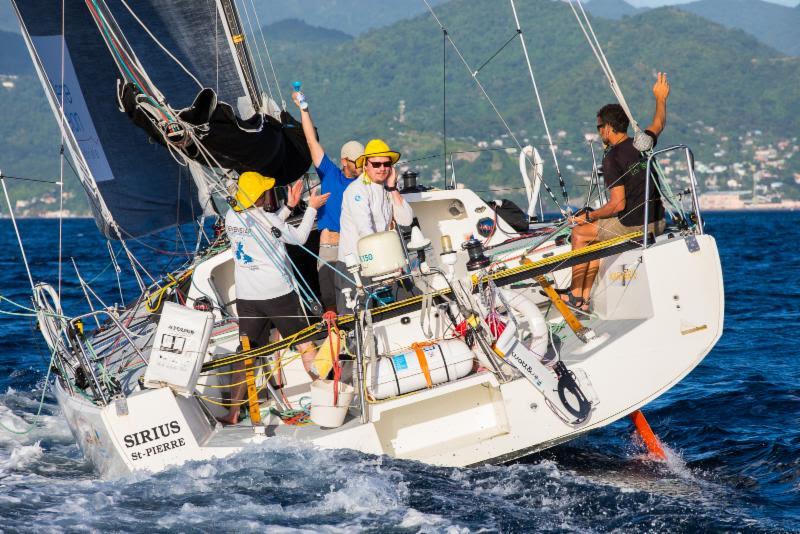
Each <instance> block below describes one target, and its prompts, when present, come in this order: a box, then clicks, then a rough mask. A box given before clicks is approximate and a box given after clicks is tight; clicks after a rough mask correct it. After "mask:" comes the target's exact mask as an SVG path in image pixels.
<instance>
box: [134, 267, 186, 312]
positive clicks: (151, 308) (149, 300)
mask: <svg viewBox="0 0 800 534" xmlns="http://www.w3.org/2000/svg"><path fill="white" fill-rule="evenodd" d="M192 272H193V269H188V270H186V271H185V272H184V273H183V274H181V275H180V277H178V278H175V277H174V276H172V274H167V278H169V280H170V282H169V283H168V284H166V285H165V286H164V287H162V288H160V289H158V290H157V291H155V292H153V293H150V294H149V295H147V297H146V298H145V309H146V310H147V311H148V312H150V313H155V311H156V310H158V308H159V307H160V306H161V302H162V301H163V300H164V295H166V294H167V291H168V290H169V289H170V288H172V287H174V286H176V285H178V284H179V283H181V282H183V281H184V280H186V277H187V276H191V274H192ZM153 299H156V300H155V304H153Z"/></svg>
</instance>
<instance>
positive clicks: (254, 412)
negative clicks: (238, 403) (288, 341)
mask: <svg viewBox="0 0 800 534" xmlns="http://www.w3.org/2000/svg"><path fill="white" fill-rule="evenodd" d="M239 339H240V341H241V343H242V350H243V351H245V352H247V351H249V350H250V338H248V337H247V336H241V337H240V338H239ZM244 368H245V380H247V403H248V405H249V406H248V407H249V408H250V422H251V423H252V424H253V425H260V424H261V411H260V410H259V409H258V390H257V389H256V377H255V374H254V373H253V359H252V358H247V359H246V360H245V361H244Z"/></svg>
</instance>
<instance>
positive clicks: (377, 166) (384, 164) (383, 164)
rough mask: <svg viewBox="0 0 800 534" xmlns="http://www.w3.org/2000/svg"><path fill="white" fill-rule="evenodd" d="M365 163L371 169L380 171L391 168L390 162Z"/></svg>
mask: <svg viewBox="0 0 800 534" xmlns="http://www.w3.org/2000/svg"><path fill="white" fill-rule="evenodd" d="M367 163H369V164H370V165H371V166H372V168H373V169H380V168H381V167H383V168H384V169H388V168H389V167H391V166H392V162H391V161H368V162H367Z"/></svg>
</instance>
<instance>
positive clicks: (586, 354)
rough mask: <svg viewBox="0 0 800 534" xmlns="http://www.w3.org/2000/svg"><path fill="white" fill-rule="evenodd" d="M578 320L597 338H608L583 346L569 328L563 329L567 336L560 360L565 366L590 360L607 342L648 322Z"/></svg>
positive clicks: (595, 318)
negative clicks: (601, 341)
mask: <svg viewBox="0 0 800 534" xmlns="http://www.w3.org/2000/svg"><path fill="white" fill-rule="evenodd" d="M578 318H579V319H581V322H582V323H583V325H584V326H586V327H588V328H591V329H592V330H594V331H595V333H596V334H597V336H598V338H603V337H605V336H608V338H607V339H606V341H605V342H603V343H595V344H592V343H590V344H585V343H583V342H582V341H581V340H580V339H578V338H577V337H576V336H575V335H574V334H573V333H572V331H571V330H569V327H565V328H566V330H567V335H566V339H565V340H564V342H563V344H562V346H561V359H562V361H563V362H564V363H565V364H566V365H567V366H569V365H572V364H575V363H579V362H583V361H586V360H587V359H589V358H591V357H592V355H593V354H595V353H596V352H598V351H599V350H602V349H603V348H604V347H605V346H606V345H607V344H608V342H609V341H613V340H614V339H619V338H621V337H623V336H624V335H625V334H628V333H629V332H632V331H633V330H634V329H636V328H638V327H640V326H641V325H643V324H645V323H646V322H647V321H648V319H616V320H607V319H599V318H597V317H594V318H592V319H589V320H584V318H583V317H580V316H579V317H578Z"/></svg>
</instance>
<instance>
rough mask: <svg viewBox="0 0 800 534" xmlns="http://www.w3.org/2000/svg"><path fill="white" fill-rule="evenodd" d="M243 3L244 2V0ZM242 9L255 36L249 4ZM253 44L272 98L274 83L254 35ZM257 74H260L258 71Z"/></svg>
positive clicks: (251, 32)
mask: <svg viewBox="0 0 800 534" xmlns="http://www.w3.org/2000/svg"><path fill="white" fill-rule="evenodd" d="M242 3H244V2H242ZM242 11H244V17H245V20H246V21H247V26H248V27H249V28H250V35H251V36H254V35H255V31H254V30H253V23H252V21H251V20H250V12H249V11H248V9H247V5H244V8H243V9H242ZM257 23H258V22H257ZM243 29H244V28H243ZM253 44H255V45H256V46H255V55H256V57H257V58H258V63H259V65H260V66H261V72H262V73H263V79H264V83H265V84H266V85H267V93H268V94H269V97H270V99H272V84H270V82H269V75H268V74H267V67H266V65H265V64H264V58H263V57H262V56H261V51H260V50H259V48H258V41H256V40H255V37H253ZM264 46H266V42H265V43H264ZM256 74H258V72H257V71H256Z"/></svg>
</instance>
